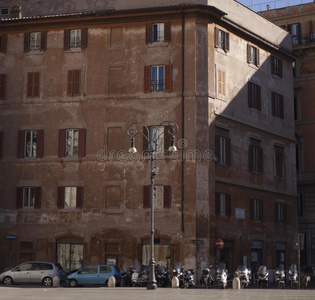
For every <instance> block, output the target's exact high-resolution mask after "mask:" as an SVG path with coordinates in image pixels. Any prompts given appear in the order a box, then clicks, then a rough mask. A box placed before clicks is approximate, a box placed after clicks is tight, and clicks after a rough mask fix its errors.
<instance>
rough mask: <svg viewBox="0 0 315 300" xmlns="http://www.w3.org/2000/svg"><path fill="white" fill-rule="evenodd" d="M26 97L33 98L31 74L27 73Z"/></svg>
mask: <svg viewBox="0 0 315 300" xmlns="http://www.w3.org/2000/svg"><path fill="white" fill-rule="evenodd" d="M26 96H27V97H32V96H33V73H31V72H29V73H27V92H26Z"/></svg>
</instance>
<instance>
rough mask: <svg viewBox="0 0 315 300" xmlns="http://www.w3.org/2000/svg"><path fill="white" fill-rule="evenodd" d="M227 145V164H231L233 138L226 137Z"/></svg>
mask: <svg viewBox="0 0 315 300" xmlns="http://www.w3.org/2000/svg"><path fill="white" fill-rule="evenodd" d="M225 147H226V149H225V150H226V153H225V157H226V164H227V165H231V139H230V138H225Z"/></svg>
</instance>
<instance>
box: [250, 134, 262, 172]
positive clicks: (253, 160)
mask: <svg viewBox="0 0 315 300" xmlns="http://www.w3.org/2000/svg"><path fill="white" fill-rule="evenodd" d="M260 144H261V141H260V140H257V139H253V138H251V139H250V145H249V150H248V151H249V170H250V171H251V172H255V173H261V172H262V171H263V149H262V147H261V146H260Z"/></svg>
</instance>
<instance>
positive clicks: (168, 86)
mask: <svg viewBox="0 0 315 300" xmlns="http://www.w3.org/2000/svg"><path fill="white" fill-rule="evenodd" d="M164 81H165V83H164V91H165V92H171V91H172V65H165V79H164Z"/></svg>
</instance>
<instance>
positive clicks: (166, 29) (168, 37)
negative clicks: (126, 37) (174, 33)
mask: <svg viewBox="0 0 315 300" xmlns="http://www.w3.org/2000/svg"><path fill="white" fill-rule="evenodd" d="M151 32H152V31H151ZM164 41H165V42H170V41H171V22H165V23H164Z"/></svg>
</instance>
